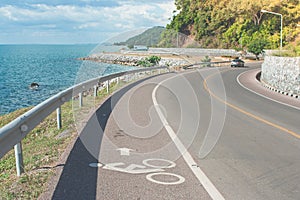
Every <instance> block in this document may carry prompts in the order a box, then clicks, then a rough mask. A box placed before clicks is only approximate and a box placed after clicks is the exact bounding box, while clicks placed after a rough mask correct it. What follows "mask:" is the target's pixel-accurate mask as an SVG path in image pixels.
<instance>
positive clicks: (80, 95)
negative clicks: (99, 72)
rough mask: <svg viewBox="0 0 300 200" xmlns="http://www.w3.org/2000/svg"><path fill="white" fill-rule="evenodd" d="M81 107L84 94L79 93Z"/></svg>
mask: <svg viewBox="0 0 300 200" xmlns="http://www.w3.org/2000/svg"><path fill="white" fill-rule="evenodd" d="M79 107H82V92H80V93H79Z"/></svg>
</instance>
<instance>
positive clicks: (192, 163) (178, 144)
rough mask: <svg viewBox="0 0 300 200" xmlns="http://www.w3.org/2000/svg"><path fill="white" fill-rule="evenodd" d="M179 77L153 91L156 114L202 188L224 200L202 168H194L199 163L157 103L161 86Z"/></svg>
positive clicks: (215, 197)
mask: <svg viewBox="0 0 300 200" xmlns="http://www.w3.org/2000/svg"><path fill="white" fill-rule="evenodd" d="M179 75H180V74H179ZM177 76H178V75H176V76H174V77H170V78H168V79H166V80H164V81H162V82H160V83H159V84H158V85H157V86H156V87H155V88H154V90H153V91H152V101H153V104H154V107H155V109H156V112H157V114H158V115H159V118H160V120H161V121H162V123H163V125H164V127H165V129H166V130H167V132H168V134H169V136H170V137H171V139H172V140H173V142H174V144H175V145H176V147H177V149H178V150H179V152H180V153H181V155H182V156H183V158H184V160H185V162H186V163H187V164H188V166H189V168H190V169H191V170H192V172H193V173H194V175H195V176H196V177H197V179H198V180H199V181H200V183H201V184H202V186H203V187H204V188H205V190H206V191H207V193H208V194H209V196H210V197H211V198H212V199H214V200H223V199H225V198H224V197H223V196H222V194H221V193H220V192H219V191H218V190H217V188H216V187H215V186H214V184H213V183H212V182H211V181H210V180H209V178H208V177H207V176H206V174H205V173H204V172H203V171H202V170H201V169H200V167H194V166H197V163H196V162H195V161H194V159H193V157H192V156H191V154H190V153H189V152H188V150H187V149H186V148H185V146H184V145H183V144H182V142H181V141H180V139H179V138H178V137H177V136H176V134H175V132H174V130H173V129H172V127H171V126H170V125H169V123H168V121H167V119H166V118H165V116H164V115H163V113H162V111H161V109H160V107H159V104H158V102H157V99H156V97H155V94H156V91H157V89H158V88H159V87H160V86H161V84H162V83H164V82H166V81H168V80H170V79H173V78H175V77H177Z"/></svg>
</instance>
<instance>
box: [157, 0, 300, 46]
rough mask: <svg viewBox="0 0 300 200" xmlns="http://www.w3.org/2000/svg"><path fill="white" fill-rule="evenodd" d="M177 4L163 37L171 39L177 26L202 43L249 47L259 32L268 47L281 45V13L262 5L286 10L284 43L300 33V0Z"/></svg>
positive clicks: (203, 0) (208, 0)
mask: <svg viewBox="0 0 300 200" xmlns="http://www.w3.org/2000/svg"><path fill="white" fill-rule="evenodd" d="M175 5H176V8H177V12H179V13H178V14H177V15H175V16H173V18H172V20H171V22H170V23H169V24H168V25H167V31H165V32H168V33H163V36H162V40H163V41H164V40H168V39H169V40H170V37H168V36H170V35H172V36H173V35H174V33H172V32H170V30H174V31H175V32H181V33H183V34H186V35H188V36H189V37H191V38H193V39H195V40H196V41H198V42H199V43H200V45H201V46H202V47H211V48H216V47H219V48H220V47H222V48H237V47H238V48H240V49H248V48H249V46H250V47H253V44H254V43H255V42H254V41H253V40H254V39H256V36H257V35H259V36H260V38H259V39H261V40H263V44H264V47H265V48H270V49H274V48H278V47H279V45H280V16H279V15H274V14H269V13H262V12H261V10H262V9H264V10H268V11H272V12H276V13H280V14H282V16H283V27H284V28H283V41H284V43H283V44H284V45H286V44H288V43H290V42H292V41H294V40H295V38H296V37H297V35H299V33H300V30H299V29H300V28H299V27H298V28H297V25H296V24H297V23H300V3H299V0H255V1H254V0H175ZM171 38H174V37H171ZM163 41H162V42H161V43H163ZM260 42H261V41H260ZM167 43H168V42H166V44H167ZM173 43H174V42H173ZM173 46H174V45H173Z"/></svg>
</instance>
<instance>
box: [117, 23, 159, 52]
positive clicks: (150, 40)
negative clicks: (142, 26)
mask: <svg viewBox="0 0 300 200" xmlns="http://www.w3.org/2000/svg"><path fill="white" fill-rule="evenodd" d="M164 30H165V28H164V27H162V26H155V27H153V28H150V29H147V30H146V31H144V32H143V33H141V34H139V35H137V36H134V37H132V38H129V39H128V40H126V41H125V42H120V43H117V44H116V45H126V46H128V47H129V48H132V47H133V46H134V45H143V46H147V47H154V46H156V45H157V44H158V43H159V41H160V40H161V34H162V32H163V31H164Z"/></svg>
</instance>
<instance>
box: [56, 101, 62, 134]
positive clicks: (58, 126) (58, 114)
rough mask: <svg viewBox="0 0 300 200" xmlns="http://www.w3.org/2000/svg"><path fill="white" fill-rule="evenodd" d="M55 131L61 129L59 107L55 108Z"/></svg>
mask: <svg viewBox="0 0 300 200" xmlns="http://www.w3.org/2000/svg"><path fill="white" fill-rule="evenodd" d="M56 119H57V129H58V130H59V129H61V127H62V125H61V106H59V107H58V108H56Z"/></svg>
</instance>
